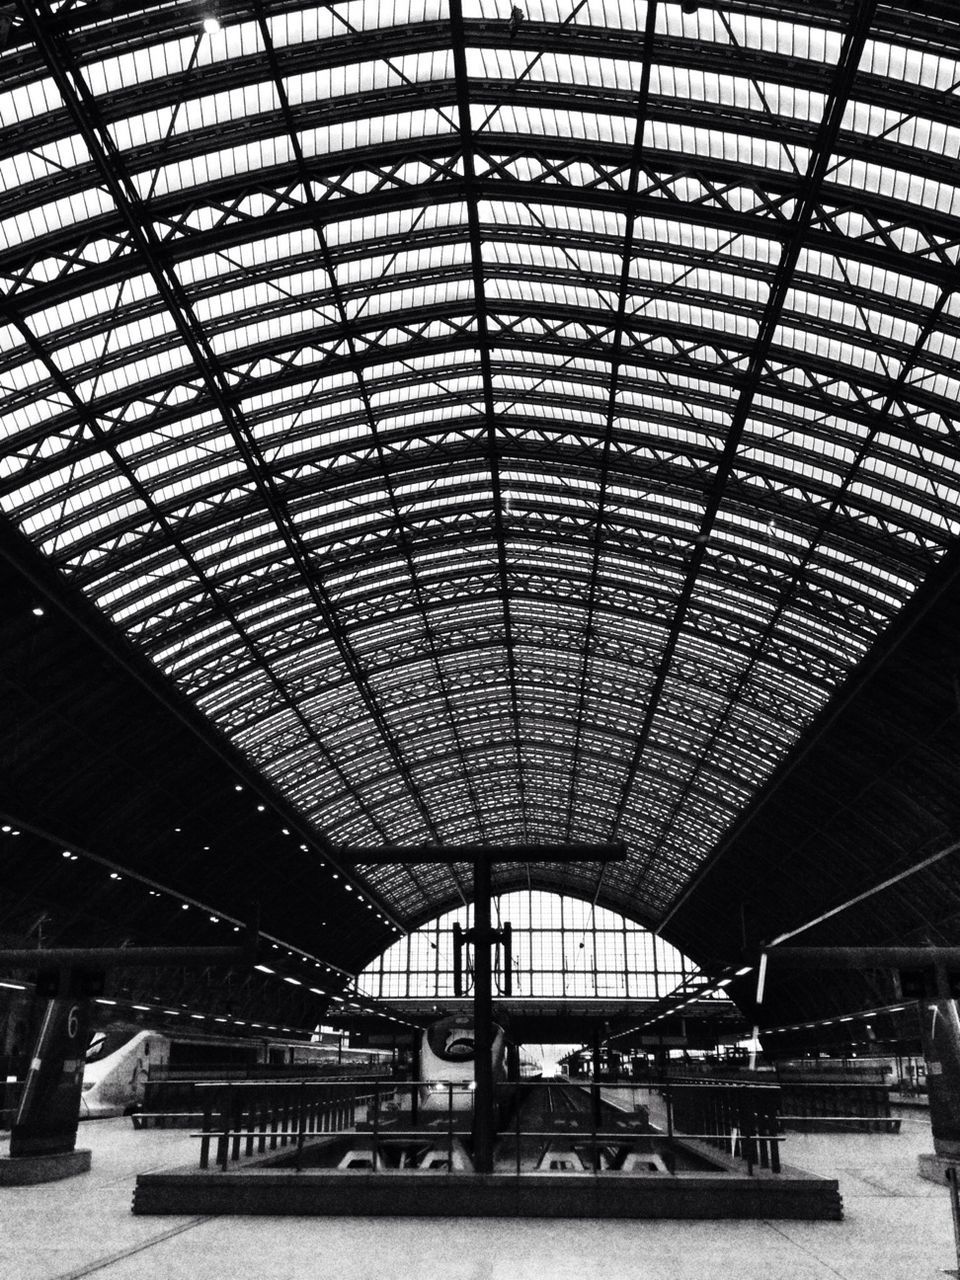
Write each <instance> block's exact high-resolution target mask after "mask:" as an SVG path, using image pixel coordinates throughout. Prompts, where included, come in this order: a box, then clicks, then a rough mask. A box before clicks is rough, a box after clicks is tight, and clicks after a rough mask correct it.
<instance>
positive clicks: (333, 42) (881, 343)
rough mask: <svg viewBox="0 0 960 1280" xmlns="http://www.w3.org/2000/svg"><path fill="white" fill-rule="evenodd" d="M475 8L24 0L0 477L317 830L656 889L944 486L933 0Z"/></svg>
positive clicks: (823, 690) (780, 753) (794, 702)
mask: <svg viewBox="0 0 960 1280" xmlns="http://www.w3.org/2000/svg"><path fill="white" fill-rule="evenodd" d="M500 8H501V10H502V11H498V9H497V6H495V5H494V4H493V3H492V0H470V2H469V3H466V2H465V0H451V2H450V3H448V0H436V2H434V0H415V2H413V3H410V2H408V3H399V2H398V3H396V4H372V3H371V4H358V3H351V4H342V3H338V2H336V0H335V2H333V3H328V4H325V5H324V6H322V7H312V6H309V5H305V4H301V3H296V2H293V0H291V2H289V3H286V2H284V3H272V2H271V3H268V2H267V0H251V2H250V3H246V2H245V0H244V2H242V3H240V2H238V3H232V2H230V0H222V3H221V4H220V5H219V7H218V15H219V22H220V24H221V29H220V30H219V31H216V32H213V33H207V32H205V31H204V29H203V26H202V19H203V18H204V17H205V16H208V15H206V14H205V12H204V10H203V8H202V6H201V5H198V4H197V3H195V2H193V3H190V4H187V3H176V2H172V3H167V2H164V0H161V2H160V3H158V4H155V5H152V6H151V7H149V8H148V9H145V10H142V11H141V10H140V8H139V7H138V6H137V5H135V4H131V3H128V2H127V0H117V3H116V4H115V5H113V6H112V8H111V10H110V12H109V13H108V12H107V11H106V9H104V8H102V7H100V6H99V5H97V4H96V3H85V4H84V3H73V2H72V0H68V2H67V3H64V4H54V5H52V6H51V5H50V4H49V3H48V0H17V7H16V12H15V17H14V20H13V22H12V25H11V26H10V28H9V30H8V31H7V33H6V37H5V45H4V47H3V48H0V155H2V156H3V157H5V158H4V159H3V160H2V161H0V510H2V511H3V513H4V514H5V515H6V517H8V518H9V519H10V521H12V522H13V523H15V524H16V525H17V526H18V527H19V528H20V529H21V530H22V531H23V533H24V534H25V535H26V536H27V537H28V538H30V539H31V540H32V541H33V543H34V544H35V545H36V546H37V547H38V548H40V550H41V551H42V552H43V553H44V554H45V555H46V556H47V557H48V558H49V560H50V561H51V562H52V563H53V564H54V565H55V566H56V568H57V569H58V570H59V572H60V573H61V574H63V575H64V577H65V578H66V579H68V580H69V581H70V582H71V583H72V584H74V585H76V586H77V587H79V588H81V589H82V590H83V591H84V592H85V593H86V594H87V596H88V597H89V598H90V599H91V600H92V601H93V602H94V603H95V604H96V605H97V606H98V607H99V608H100V609H101V610H102V611H103V612H104V614H105V615H106V616H107V617H108V618H110V619H111V620H112V621H113V622H114V623H115V625H116V626H117V627H118V628H120V629H121V630H122V631H123V632H124V633H125V634H126V635H127V637H128V638H129V639H131V640H132V641H133V642H134V643H135V644H136V645H138V646H139V647H140V648H141V649H142V650H143V652H144V653H146V654H147V655H148V656H149V657H150V658H151V659H152V661H153V662H154V663H155V664H156V666H157V667H158V668H159V669H160V670H161V671H162V672H164V673H165V674H166V676H167V677H168V678H169V679H170V680H171V681H172V682H173V683H174V684H175V685H176V686H177V687H178V689H179V691H180V692H181V693H182V694H185V695H186V696H187V697H188V698H190V699H191V700H192V701H194V702H195V703H196V705H198V706H199V707H200V708H201V709H202V710H203V711H204V712H205V713H206V715H207V716H209V718H210V719H211V721H212V722H213V723H214V725H216V726H217V728H218V729H219V730H221V731H222V732H223V733H225V734H226V735H227V736H228V737H230V738H231V739H232V741H233V742H234V743H235V744H236V745H237V746H238V747H239V748H240V749H241V750H242V751H243V752H244V753H245V755H246V756H247V758H248V759H249V760H250V762H251V764H252V765H253V766H254V767H256V768H257V769H259V770H261V771H262V772H263V774H264V775H265V776H266V777H267V778H269V779H270V782H271V783H272V785H273V786H274V787H275V788H276V789H277V791H279V792H280V793H281V794H283V795H284V796H285V797H286V798H287V799H288V800H289V802H290V804H291V805H292V806H293V807H294V808H295V809H297V810H298V811H299V813H300V814H301V815H302V816H303V820H304V822H305V823H308V824H312V826H313V828H314V829H315V830H316V831H317V832H319V833H322V835H323V836H324V837H326V838H328V839H329V840H330V841H331V842H333V843H334V844H336V845H339V846H341V847H343V848H344V849H346V850H347V851H349V849H350V848H351V847H357V848H362V847H382V846H384V845H388V846H389V845H413V844H417V843H430V844H440V845H448V846H463V845H471V844H476V843H481V844H503V843H519V842H523V843H529V844H538V845H551V844H557V843H581V844H600V843H606V842H610V841H615V840H622V841H623V842H624V843H625V845H626V848H627V851H628V856H627V858H626V859H625V860H624V861H623V862H622V863H617V864H612V865H611V866H609V867H608V868H606V869H605V870H604V871H603V872H602V876H601V874H599V873H598V872H597V870H596V869H595V868H592V867H590V866H589V865H587V864H583V865H582V866H581V865H563V866H559V865H557V866H552V865H550V864H548V863H544V864H533V865H532V866H530V867H529V868H526V869H525V870H524V872H523V873H522V874H523V876H524V878H525V879H524V881H523V882H532V883H537V884H540V885H543V886H545V887H546V886H551V887H557V888H568V889H570V890H572V891H574V892H577V893H580V894H582V895H585V896H587V897H591V896H593V897H595V898H596V899H597V900H598V901H602V902H604V903H605V904H606V905H609V906H611V907H613V908H615V909H619V910H623V911H626V912H627V913H628V914H630V915H632V916H634V917H639V918H643V919H647V920H650V921H651V922H655V921H656V920H658V919H660V918H663V917H664V915H665V914H666V913H668V912H669V910H670V908H671V904H673V903H675V902H676V901H677V899H678V896H679V895H681V894H682V892H683V890H684V888H685V886H687V885H688V884H689V882H690V880H691V877H693V876H694V875H695V874H696V873H697V871H698V868H701V867H702V866H703V865H704V863H705V861H706V860H707V858H708V857H709V855H710V853H711V851H712V850H713V849H714V848H715V847H716V846H717V845H718V843H719V842H721V841H722V839H723V837H724V834H725V833H726V832H727V831H728V830H729V829H730V828H731V826H732V824H733V823H734V822H735V820H736V818H737V816H738V814H740V813H741V812H742V811H743V809H744V808H745V806H746V805H747V804H748V803H749V802H750V800H751V798H752V797H753V796H754V795H755V794H756V791H757V788H758V787H759V786H760V785H761V784H762V783H763V781H764V780H765V779H766V778H767V777H769V775H770V773H771V770H772V769H773V768H774V767H775V765H776V763H777V762H778V761H780V760H782V759H783V758H784V756H785V754H786V753H787V752H788V751H789V749H790V747H791V746H792V745H793V744H794V743H795V742H796V741H797V740H798V737H799V735H800V734H801V733H802V732H803V730H804V729H805V728H806V727H807V726H809V724H810V723H811V721H812V720H813V718H814V717H815V715H816V714H817V712H818V711H819V710H820V709H821V708H822V707H823V706H824V705H825V704H826V702H827V700H828V699H829V697H830V695H831V693H832V692H833V691H834V690H835V689H836V688H837V686H838V685H839V683H840V682H841V681H842V680H843V679H844V678H845V677H846V676H847V675H848V674H849V672H850V671H851V670H852V669H853V667H854V666H855V665H856V663H857V662H858V661H859V660H860V659H861V658H862V657H863V656H864V655H865V654H867V653H868V652H869V651H870V649H871V647H872V646H873V645H874V644H875V643H876V641H877V639H878V637H879V636H880V635H881V634H882V633H883V631H884V630H885V628H886V627H887V625H888V624H889V622H890V621H891V619H892V618H893V617H894V616H895V615H896V614H897V613H898V611H899V610H900V608H901V607H902V606H903V604H904V603H905V602H906V601H907V600H908V599H909V598H910V596H911V595H912V593H913V591H914V590H915V588H916V586H917V585H918V584H919V583H920V582H921V581H922V580H923V579H924V578H925V577H926V576H927V574H928V573H929V572H930V570H931V569H932V568H933V566H934V565H935V564H936V563H937V561H938V560H939V559H940V557H941V556H942V554H943V552H944V550H945V548H946V547H947V546H948V545H949V544H950V543H951V541H952V540H953V539H954V538H955V536H956V533H957V531H958V528H960V486H958V482H957V479H956V477H957V473H958V469H960V436H958V432H957V424H956V401H957V397H958V394H960V376H958V372H957V342H958V338H960V305H958V303H957V301H956V294H955V292H954V290H955V284H956V257H957V250H958V246H960V185H957V184H956V158H957V155H958V153H960V102H958V97H957V95H956V93H955V92H953V90H954V87H955V86H956V85H957V84H960V24H958V19H957V15H956V13H955V10H954V7H953V6H952V5H948V4H946V3H940V4H937V3H927V4H924V5H923V6H920V5H919V4H918V5H909V4H890V3H880V2H878V0H863V2H860V0H829V2H828V0H820V2H819V3H818V2H817V0H814V2H813V3H804V4H800V3H799V2H798V0H797V2H795V3H794V2H791V0H787V3H784V4H778V5H777V6H775V7H772V6H770V5H767V4H763V3H759V2H758V0H732V2H731V3H729V4H725V5H724V6H723V7H722V8H714V7H710V6H707V5H702V6H701V7H700V8H699V9H697V10H696V12H693V13H685V12H684V11H683V10H682V8H681V7H680V6H679V5H676V4H665V3H660V0H650V2H649V3H646V4H645V3H639V4H630V5H626V4H620V3H616V2H615V0H597V2H596V3H593V2H591V3H589V4H583V3H568V4H564V3H554V2H553V0H549V2H548V0H543V2H542V3H538V4H535V5H534V4H530V5H527V8H526V19H525V21H524V22H523V23H522V24H521V25H520V27H519V29H518V30H516V31H511V29H510V24H509V21H508V18H509V13H508V11H507V9H508V7H504V6H501V7H500ZM358 874H359V876H360V877H361V878H362V879H364V880H365V881H366V882H367V884H368V885H369V886H370V887H371V889H372V890H373V892H374V894H375V896H376V898H377V899H378V900H379V901H380V902H382V903H384V904H385V905H386V906H387V907H388V908H389V909H390V911H391V912H392V913H394V915H395V917H396V918H397V919H400V920H402V921H404V922H406V923H415V922H417V921H419V920H423V919H427V918H429V917H430V916H432V915H435V914H436V913H437V912H439V911H440V910H442V909H444V908H446V907H449V906H451V905H453V904H454V903H455V902H457V901H463V900H465V899H466V898H468V897H469V894H470V874H471V872H470V867H469V865H468V864H466V863H455V864H452V865H440V864H438V865H436V866H435V867H433V868H426V867H416V868H414V867H405V866H402V865H399V864H398V865H393V866H376V865H373V864H372V863H371V864H370V865H367V866H365V865H363V864H361V865H360V866H359V868H358ZM516 875H517V873H516V872H510V871H508V870H507V869H502V870H500V871H495V873H494V886H495V888H506V887H508V885H509V884H511V883H515V882H516ZM510 877H513V879H511V878H510ZM526 877H529V881H527V880H526Z"/></svg>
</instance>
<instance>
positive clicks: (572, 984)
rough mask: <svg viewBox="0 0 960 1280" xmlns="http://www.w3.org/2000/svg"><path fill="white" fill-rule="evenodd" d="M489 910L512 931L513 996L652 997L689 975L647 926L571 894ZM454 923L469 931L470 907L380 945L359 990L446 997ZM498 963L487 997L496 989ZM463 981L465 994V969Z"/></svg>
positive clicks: (533, 896)
mask: <svg viewBox="0 0 960 1280" xmlns="http://www.w3.org/2000/svg"><path fill="white" fill-rule="evenodd" d="M493 915H494V921H495V923H497V925H498V926H499V925H502V924H505V923H507V922H509V923H510V925H511V926H512V928H513V965H512V968H513V995H514V996H515V997H519V998H523V997H537V998H554V999H581V1000H582V999H622V1000H655V999H659V998H661V997H663V996H668V995H669V994H670V993H671V992H672V991H674V990H675V989H676V988H677V987H679V986H680V985H681V984H682V983H683V982H684V981H685V980H686V979H687V978H689V977H691V976H692V975H693V974H694V973H696V972H697V966H696V965H694V964H693V962H692V961H691V960H689V959H688V958H687V957H686V956H684V955H682V954H681V953H680V952H679V951H678V950H677V949H676V947H672V946H671V945H670V944H669V943H668V942H664V941H663V939H662V938H658V937H656V936H655V935H654V934H652V933H651V932H650V931H649V929H645V928H643V926H642V925H639V924H637V923H636V922H635V921H633V920H628V919H627V918H626V917H625V916H621V915H618V914H617V913H616V912H615V911H609V910H607V909H606V908H604V907H595V906H592V905H591V904H590V903H589V902H584V901H582V900H581V899H579V898H571V897H566V896H563V895H561V894H557V893H546V892H542V891H540V890H520V891H517V892H513V893H504V894H501V895H499V896H498V897H496V898H495V899H494V903H493ZM454 922H459V923H460V924H461V925H462V926H463V927H464V928H465V929H469V928H470V927H471V925H472V923H473V908H472V907H459V908H458V909H457V910H456V911H449V912H447V913H446V914H445V915H442V916H439V917H438V918H437V919H436V920H431V921H430V922H429V923H428V924H425V925H423V926H422V927H421V928H419V929H417V930H415V931H414V932H413V933H410V934H408V935H407V936H406V937H404V938H401V939H400V940H399V941H398V942H395V943H394V944H393V945H392V946H390V947H388V948H387V950H386V951H384V952H383V953H382V954H381V955H380V956H378V957H377V959H376V960H374V961H373V963H372V964H370V965H368V966H367V968H366V969H364V970H363V972H362V973H361V975H360V978H359V982H358V985H359V987H360V989H361V991H362V992H363V993H364V994H365V995H368V996H371V997H374V998H379V999H384V1000H391V999H393V1000H400V999H405V998H437V999H440V998H450V997H452V996H453V995H454V989H453V936H452V934H453V925H454ZM499 968H500V966H499V965H498V971H497V973H496V974H495V979H494V992H495V994H498V993H499V994H502V993H503V974H502V972H500V971H499ZM465 980H466V984H467V994H469V991H470V989H471V986H472V980H471V975H470V974H469V972H468V973H467V974H466V979H465Z"/></svg>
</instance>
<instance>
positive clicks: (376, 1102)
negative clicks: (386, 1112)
mask: <svg viewBox="0 0 960 1280" xmlns="http://www.w3.org/2000/svg"><path fill="white" fill-rule="evenodd" d="M379 1139H380V1081H379V1080H374V1082H373V1172H374V1173H376V1172H377V1152H378V1150H379Z"/></svg>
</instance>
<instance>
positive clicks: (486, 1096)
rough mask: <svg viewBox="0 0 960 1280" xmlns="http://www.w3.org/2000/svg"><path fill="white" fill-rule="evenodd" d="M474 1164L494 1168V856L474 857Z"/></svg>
mask: <svg viewBox="0 0 960 1280" xmlns="http://www.w3.org/2000/svg"><path fill="white" fill-rule="evenodd" d="M473 897H474V906H473V1037H474V1039H473V1044H474V1071H475V1074H476V1085H477V1087H476V1090H475V1091H474V1095H473V1165H474V1168H475V1169H476V1171H477V1173H491V1172H492V1171H493V1063H492V1060H491V1053H492V1050H493V1044H492V1041H493V1030H492V1023H493V999H492V974H491V963H490V960H491V946H490V858H489V856H488V855H487V854H485V853H481V854H479V855H478V856H477V857H476V858H474V860H473Z"/></svg>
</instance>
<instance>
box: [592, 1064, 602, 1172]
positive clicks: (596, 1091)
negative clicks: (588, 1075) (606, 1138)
mask: <svg viewBox="0 0 960 1280" xmlns="http://www.w3.org/2000/svg"><path fill="white" fill-rule="evenodd" d="M590 1094H591V1098H590V1151H591V1153H592V1163H593V1172H594V1173H596V1172H597V1171H598V1170H599V1168H600V1152H599V1150H598V1148H597V1129H598V1128H599V1127H600V1124H599V1117H600V1086H599V1085H598V1084H597V1082H596V1080H594V1082H593V1084H592V1085H591V1086H590Z"/></svg>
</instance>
